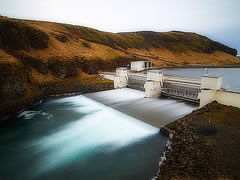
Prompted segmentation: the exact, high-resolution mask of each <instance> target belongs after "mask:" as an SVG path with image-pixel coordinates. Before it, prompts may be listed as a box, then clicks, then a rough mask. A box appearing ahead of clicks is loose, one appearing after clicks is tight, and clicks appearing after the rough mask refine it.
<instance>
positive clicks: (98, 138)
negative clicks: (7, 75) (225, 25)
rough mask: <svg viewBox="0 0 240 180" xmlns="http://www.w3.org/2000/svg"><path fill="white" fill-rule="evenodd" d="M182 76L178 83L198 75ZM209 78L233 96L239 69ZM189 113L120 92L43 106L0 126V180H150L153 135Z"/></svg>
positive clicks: (156, 153) (157, 137)
mask: <svg viewBox="0 0 240 180" xmlns="http://www.w3.org/2000/svg"><path fill="white" fill-rule="evenodd" d="M178 71H179V70H167V72H166V74H167V75H168V74H169V75H171V74H177V75H179V74H181V73H182V71H179V72H178ZM183 71H184V73H182V77H183V78H188V77H189V76H191V74H192V77H193V78H195V77H196V79H197V78H198V77H200V76H201V73H204V72H203V71H204V70H202V69H201V70H198V69H187V70H183ZM211 71H215V72H219V71H221V73H222V74H223V75H224V79H223V87H224V88H228V89H230V90H234V91H236V92H240V84H239V81H238V78H239V77H240V69H239V68H238V69H237V68H236V69H221V70H218V69H213V70H212V69H211ZM196 108H197V107H196V106H194V105H192V104H191V103H190V104H189V103H187V102H185V101H182V100H176V99H170V98H144V92H141V91H137V90H134V89H128V88H123V89H117V90H110V91H102V92H97V93H90V94H85V95H77V96H70V97H52V98H48V99H44V100H43V102H42V103H41V104H38V105H36V106H33V107H31V108H29V109H28V110H26V111H24V112H22V113H20V114H18V115H17V116H16V117H14V118H12V119H11V120H9V121H6V122H3V123H1V124H0V147H1V148H0V159H1V164H0V169H1V171H0V179H11V180H19V179H24V180H32V179H38V180H42V179H44V180H45V179H60V180H61V179H62V180H65V179H70V180H75V179H84V180H92V179H99V180H113V179H114V180H122V179H124V180H132V179H138V180H146V179H151V178H152V177H153V176H154V175H155V174H156V173H157V171H158V162H159V160H160V157H161V153H162V152H163V151H164V150H165V149H164V146H165V145H166V142H167V140H168V137H166V136H164V135H162V134H161V133H159V128H160V127H161V126H164V125H166V124H168V123H170V122H173V121H174V120H176V119H178V118H180V117H182V116H185V115H186V114H189V113H191V112H192V110H194V109H196Z"/></svg>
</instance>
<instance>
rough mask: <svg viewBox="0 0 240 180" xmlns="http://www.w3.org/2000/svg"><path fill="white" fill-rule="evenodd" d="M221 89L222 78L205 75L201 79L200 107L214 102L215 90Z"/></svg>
mask: <svg viewBox="0 0 240 180" xmlns="http://www.w3.org/2000/svg"><path fill="white" fill-rule="evenodd" d="M221 87H222V76H218V75H209V74H206V75H204V76H202V77H201V92H200V93H199V94H198V98H199V99H200V107H202V106H205V105H206V104H208V103H210V102H212V101H214V100H215V95H216V92H217V90H220V89H221Z"/></svg>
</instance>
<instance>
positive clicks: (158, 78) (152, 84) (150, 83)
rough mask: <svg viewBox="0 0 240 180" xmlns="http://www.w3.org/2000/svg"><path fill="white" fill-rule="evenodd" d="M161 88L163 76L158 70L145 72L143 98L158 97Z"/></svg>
mask: <svg viewBox="0 0 240 180" xmlns="http://www.w3.org/2000/svg"><path fill="white" fill-rule="evenodd" d="M162 87H163V74H162V71H160V70H150V71H148V72H147V81H146V83H145V84H144V89H145V97H147V98H150V97H159V96H160V95H161V88H162Z"/></svg>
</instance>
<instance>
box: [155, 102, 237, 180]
mask: <svg viewBox="0 0 240 180" xmlns="http://www.w3.org/2000/svg"><path fill="white" fill-rule="evenodd" d="M239 117H240V109H239V108H235V107H229V106H225V105H221V104H218V103H217V102H212V103H211V104H208V105H207V106H205V107H203V108H201V109H198V110H195V111H193V112H192V113H191V114H189V115H187V116H185V117H183V118H180V119H178V120H176V121H175V122H173V123H171V124H169V125H167V126H166V129H164V130H165V131H164V132H166V131H168V129H169V130H170V131H171V132H170V133H172V134H173V139H171V150H169V151H168V152H167V153H166V161H165V162H164V163H163V164H162V165H161V167H160V175H159V177H158V179H159V180H160V179H161V180H162V179H164V180H165V179H238V178H239V177H240V162H239V159H240V144H239V139H240V118H239Z"/></svg>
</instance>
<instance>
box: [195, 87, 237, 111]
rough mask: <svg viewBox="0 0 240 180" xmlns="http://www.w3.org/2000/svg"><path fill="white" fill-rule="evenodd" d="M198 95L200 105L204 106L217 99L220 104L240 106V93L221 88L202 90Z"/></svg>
mask: <svg viewBox="0 0 240 180" xmlns="http://www.w3.org/2000/svg"><path fill="white" fill-rule="evenodd" d="M198 97H199V99H200V107H203V106H205V105H206V104H208V103H211V102H212V101H217V102H218V103H220V104H224V105H227V106H234V107H239V108H240V93H234V92H227V91H221V90H218V91H215V90H201V93H199V95H198Z"/></svg>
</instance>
